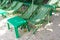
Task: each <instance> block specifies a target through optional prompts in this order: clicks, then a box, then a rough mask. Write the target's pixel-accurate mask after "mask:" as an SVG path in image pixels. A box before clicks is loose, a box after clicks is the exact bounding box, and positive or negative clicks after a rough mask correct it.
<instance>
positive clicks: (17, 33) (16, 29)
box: [15, 28, 20, 38]
mask: <svg viewBox="0 0 60 40" xmlns="http://www.w3.org/2000/svg"><path fill="white" fill-rule="evenodd" d="M15 34H16V38H19V37H20V35H19V32H18V28H15Z"/></svg>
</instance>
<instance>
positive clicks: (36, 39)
mask: <svg viewBox="0 0 60 40" xmlns="http://www.w3.org/2000/svg"><path fill="white" fill-rule="evenodd" d="M7 19H8V18H5V19H3V20H2V18H0V40H17V39H16V38H15V34H14V31H10V30H8V29H7V26H6V20H7ZM52 19H53V21H52V22H51V23H49V24H47V25H45V27H44V28H43V27H42V28H40V29H38V30H37V32H36V34H32V32H26V33H24V34H23V35H22V37H21V38H19V39H18V40H60V13H57V14H54V15H53V16H52Z"/></svg>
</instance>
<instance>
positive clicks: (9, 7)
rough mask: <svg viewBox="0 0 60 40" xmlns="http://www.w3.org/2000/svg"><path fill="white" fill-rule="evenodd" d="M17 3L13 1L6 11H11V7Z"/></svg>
mask: <svg viewBox="0 0 60 40" xmlns="http://www.w3.org/2000/svg"><path fill="white" fill-rule="evenodd" d="M17 3H18V2H17V1H13V3H12V4H11V5H10V7H9V8H8V9H7V10H11V9H12V8H13V7H15V6H16V5H17Z"/></svg>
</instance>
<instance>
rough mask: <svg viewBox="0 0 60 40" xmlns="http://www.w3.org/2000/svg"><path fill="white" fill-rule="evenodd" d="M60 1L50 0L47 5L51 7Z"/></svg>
mask: <svg viewBox="0 0 60 40" xmlns="http://www.w3.org/2000/svg"><path fill="white" fill-rule="evenodd" d="M59 1H60V0H50V1H49V2H48V3H47V4H49V5H53V4H56V3H57V2H59Z"/></svg>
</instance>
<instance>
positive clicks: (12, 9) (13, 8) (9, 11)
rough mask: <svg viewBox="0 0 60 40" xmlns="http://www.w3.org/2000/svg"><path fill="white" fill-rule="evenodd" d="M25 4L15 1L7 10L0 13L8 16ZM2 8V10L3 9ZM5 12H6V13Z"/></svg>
mask: <svg viewBox="0 0 60 40" xmlns="http://www.w3.org/2000/svg"><path fill="white" fill-rule="evenodd" d="M22 5H23V3H22V2H13V5H11V6H10V7H9V8H8V9H6V10H2V9H1V10H2V12H1V13H0V14H1V15H2V14H3V15H4V16H6V15H7V14H8V13H14V12H16V11H18V9H19V8H20V7H21V6H22ZM1 10H0V11H1ZM4 12H5V13H4Z"/></svg>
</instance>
